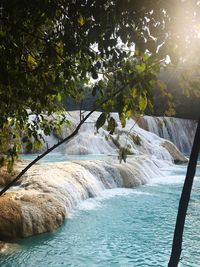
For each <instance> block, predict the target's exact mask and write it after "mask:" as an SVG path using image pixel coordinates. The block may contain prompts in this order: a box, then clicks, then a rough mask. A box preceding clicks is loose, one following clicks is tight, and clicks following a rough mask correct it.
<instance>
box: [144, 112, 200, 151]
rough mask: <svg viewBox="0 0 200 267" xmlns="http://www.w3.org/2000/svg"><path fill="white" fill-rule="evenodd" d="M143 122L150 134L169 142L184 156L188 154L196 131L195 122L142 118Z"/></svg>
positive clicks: (164, 118)
mask: <svg viewBox="0 0 200 267" xmlns="http://www.w3.org/2000/svg"><path fill="white" fill-rule="evenodd" d="M144 120H145V121H146V123H147V128H148V130H149V131H150V132H152V133H155V134H156V135H158V136H160V137H162V138H165V139H167V140H170V141H171V142H173V143H174V144H175V145H176V146H177V147H178V149H179V150H180V151H181V152H183V153H184V154H187V155H189V154H190V152H191V148H192V143H193V139H194V135H195V129H196V122H195V121H192V120H186V119H178V118H170V117H150V116H144Z"/></svg>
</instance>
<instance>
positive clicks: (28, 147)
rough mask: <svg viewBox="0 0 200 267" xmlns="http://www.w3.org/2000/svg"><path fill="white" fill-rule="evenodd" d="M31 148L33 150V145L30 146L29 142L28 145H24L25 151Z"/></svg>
mask: <svg viewBox="0 0 200 267" xmlns="http://www.w3.org/2000/svg"><path fill="white" fill-rule="evenodd" d="M32 148H33V145H32V143H31V142H29V143H28V144H27V145H26V149H27V150H28V151H31V150H32Z"/></svg>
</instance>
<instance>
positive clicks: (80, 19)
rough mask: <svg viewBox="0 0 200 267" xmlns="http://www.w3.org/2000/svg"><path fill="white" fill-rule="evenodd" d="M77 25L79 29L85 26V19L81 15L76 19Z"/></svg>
mask: <svg viewBox="0 0 200 267" xmlns="http://www.w3.org/2000/svg"><path fill="white" fill-rule="evenodd" d="M78 23H79V25H80V26H81V27H82V26H83V25H84V24H85V18H84V17H83V16H82V15H80V17H79V18H78Z"/></svg>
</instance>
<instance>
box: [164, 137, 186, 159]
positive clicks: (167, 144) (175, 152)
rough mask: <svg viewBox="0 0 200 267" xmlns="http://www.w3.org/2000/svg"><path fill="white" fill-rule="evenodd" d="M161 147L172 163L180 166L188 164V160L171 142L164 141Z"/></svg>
mask: <svg viewBox="0 0 200 267" xmlns="http://www.w3.org/2000/svg"><path fill="white" fill-rule="evenodd" d="M161 145H162V146H163V147H164V148H165V149H167V151H168V152H169V153H170V155H171V156H172V158H173V160H174V163H176V164H180V163H186V162H188V159H187V158H186V157H185V156H184V155H183V154H182V153H181V152H180V151H179V150H178V149H177V147H176V146H175V145H174V144H173V143H172V142H170V141H167V140H165V141H163V142H162V143H161Z"/></svg>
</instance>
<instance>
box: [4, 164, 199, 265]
mask: <svg viewBox="0 0 200 267" xmlns="http://www.w3.org/2000/svg"><path fill="white" fill-rule="evenodd" d="M185 171H186V168H185V167H184V166H177V167H172V168H171V169H168V170H163V176H162V177H158V178H155V179H152V181H151V182H150V183H149V184H147V185H144V186H140V187H137V188H135V189H111V190H106V191H104V192H103V193H102V195H101V196H100V197H97V198H95V199H88V200H86V201H84V202H82V203H80V205H79V206H78V207H77V208H76V209H75V210H74V211H73V213H72V214H71V215H70V217H69V218H68V219H67V220H66V222H65V223H64V224H63V225H62V226H61V227H60V228H59V229H58V230H56V231H54V232H53V233H48V234H42V235H38V236H34V237H30V238H26V239H23V240H20V241H19V242H17V244H16V243H15V244H12V245H11V246H10V249H9V250H8V251H7V252H6V253H5V254H2V255H0V266H1V267H15V266H16V267H24V266H31V267H35V266H38V267H46V266H49V267H58V266H73V267H75V266H76V267H86V266H87V267H93V266H98V267H129V266H131V267H148V266H150V267H164V266H167V262H168V259H169V256H170V249H171V242H172V238H173V231H174V225H175V219H176V213H177V208H178V201H179V197H180V193H181V188H182V183H183V180H184V175H185ZM199 178H200V166H198V171H197V174H196V179H195V183H194V187H193V192H192V196H191V201H190V206H189V210H188V214H187V219H186V220H187V221H186V227H185V232H184V242H183V251H182V259H181V261H180V264H179V266H181V267H183V266H187V267H197V266H198V267H199V266H200V234H199V233H200V182H199Z"/></svg>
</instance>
